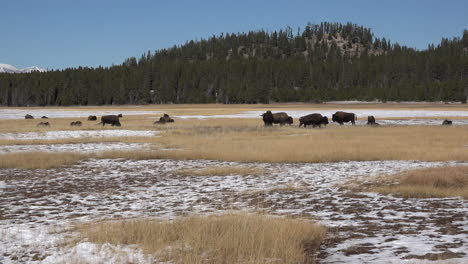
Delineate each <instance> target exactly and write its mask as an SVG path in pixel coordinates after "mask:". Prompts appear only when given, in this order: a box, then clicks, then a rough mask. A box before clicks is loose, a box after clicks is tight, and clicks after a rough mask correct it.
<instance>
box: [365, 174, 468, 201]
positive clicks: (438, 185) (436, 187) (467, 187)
mask: <svg viewBox="0 0 468 264" xmlns="http://www.w3.org/2000/svg"><path fill="white" fill-rule="evenodd" d="M361 187H362V186H361ZM363 188H364V189H363V190H367V191H372V192H379V193H383V194H391V195H394V196H398V197H405V198H410V197H411V198H431V197H461V198H463V199H468V166H458V167H441V168H430V169H418V170H411V171H406V172H403V173H400V174H397V175H390V176H381V177H378V178H376V179H375V180H373V181H371V183H368V184H366V185H364V186H363Z"/></svg>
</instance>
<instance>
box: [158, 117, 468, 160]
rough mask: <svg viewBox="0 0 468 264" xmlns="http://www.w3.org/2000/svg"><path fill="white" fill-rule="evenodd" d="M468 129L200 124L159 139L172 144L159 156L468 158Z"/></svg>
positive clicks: (178, 157)
mask: <svg viewBox="0 0 468 264" xmlns="http://www.w3.org/2000/svg"><path fill="white" fill-rule="evenodd" d="M467 131H468V130H467V128H466V127H456V126H454V127H450V128H448V127H442V126H432V127H429V126H404V127H403V126H402V127H379V128H370V127H357V126H354V127H351V126H346V127H338V126H334V127H328V128H326V129H299V128H297V127H282V128H279V127H274V128H263V127H259V126H257V127H254V126H249V125H245V126H236V127H230V126H205V127H202V126H194V127H191V128H189V129H187V128H180V129H174V130H168V131H166V133H164V134H163V135H162V137H160V138H157V139H155V141H156V142H159V143H161V144H163V145H165V146H166V147H168V148H175V149H177V150H167V151H164V152H159V153H158V156H159V157H161V158H169V159H208V160H223V161H242V162H336V161H342V160H357V161H360V160H363V161H364V160H425V161H446V160H468V149H467V148H466V146H465V145H466V144H467V143H468V133H467Z"/></svg>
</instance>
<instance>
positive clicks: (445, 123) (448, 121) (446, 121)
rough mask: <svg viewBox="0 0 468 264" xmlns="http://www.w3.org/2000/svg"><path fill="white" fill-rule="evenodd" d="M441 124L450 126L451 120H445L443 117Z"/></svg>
mask: <svg viewBox="0 0 468 264" xmlns="http://www.w3.org/2000/svg"><path fill="white" fill-rule="evenodd" d="M442 125H443V126H451V125H452V120H447V119H445V120H444V122H442Z"/></svg>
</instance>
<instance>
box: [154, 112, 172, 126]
mask: <svg viewBox="0 0 468 264" xmlns="http://www.w3.org/2000/svg"><path fill="white" fill-rule="evenodd" d="M165 123H174V119H172V118H171V117H170V116H169V115H168V114H164V116H162V117H160V118H159V120H158V121H156V122H154V124H165Z"/></svg>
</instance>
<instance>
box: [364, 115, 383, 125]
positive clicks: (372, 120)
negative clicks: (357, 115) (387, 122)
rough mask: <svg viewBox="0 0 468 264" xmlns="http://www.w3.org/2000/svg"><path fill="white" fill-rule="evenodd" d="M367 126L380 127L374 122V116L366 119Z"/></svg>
mask: <svg viewBox="0 0 468 264" xmlns="http://www.w3.org/2000/svg"><path fill="white" fill-rule="evenodd" d="M367 125H368V126H380V124H379V123H377V122H375V117H374V116H368V117H367Z"/></svg>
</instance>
